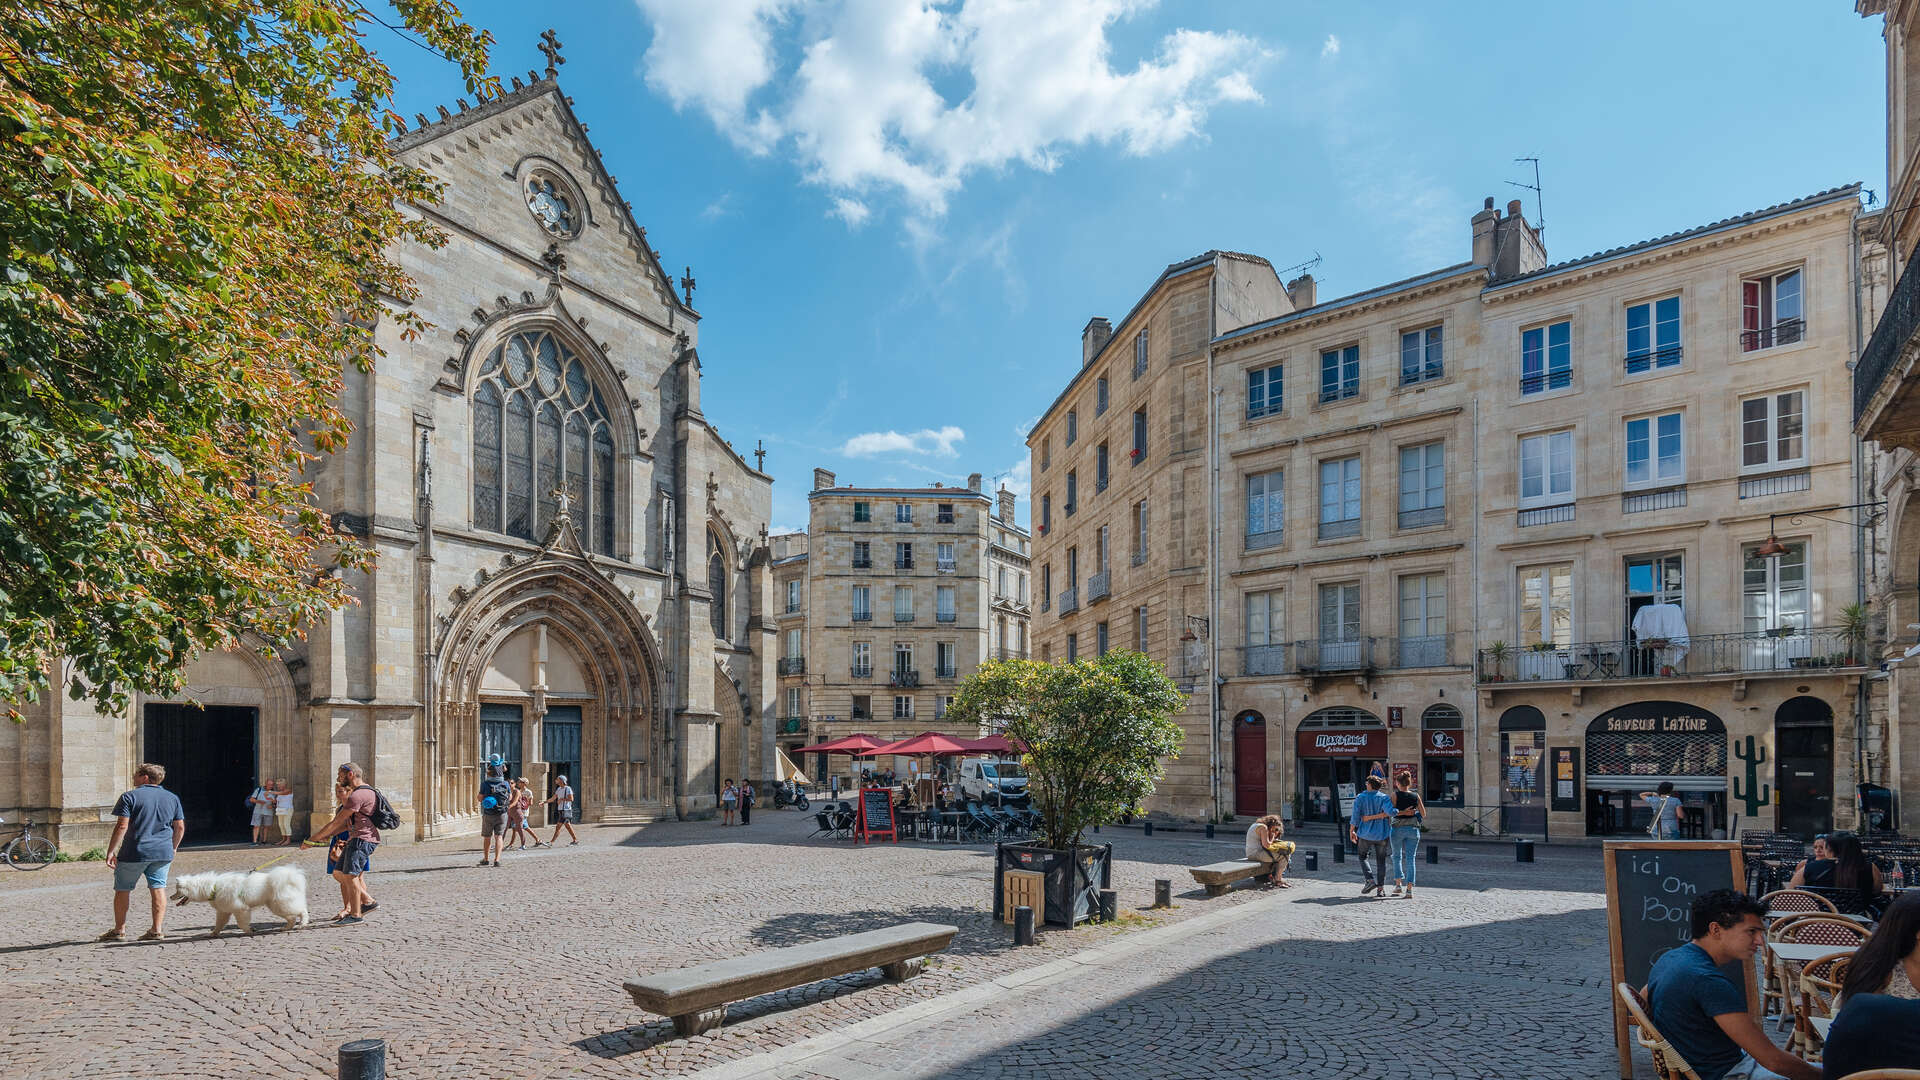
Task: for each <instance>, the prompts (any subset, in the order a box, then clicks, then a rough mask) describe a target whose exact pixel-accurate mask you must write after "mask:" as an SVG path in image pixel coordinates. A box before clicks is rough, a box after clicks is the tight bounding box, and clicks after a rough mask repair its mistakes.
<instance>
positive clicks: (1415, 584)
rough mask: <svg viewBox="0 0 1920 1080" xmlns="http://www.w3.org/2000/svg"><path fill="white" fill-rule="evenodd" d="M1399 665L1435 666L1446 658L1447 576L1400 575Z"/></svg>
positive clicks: (1397, 657)
mask: <svg viewBox="0 0 1920 1080" xmlns="http://www.w3.org/2000/svg"><path fill="white" fill-rule="evenodd" d="M1394 662H1395V663H1396V664H1397V665H1399V666H1400V667H1438V666H1440V665H1442V664H1445V663H1446V662H1447V578H1446V575H1444V574H1408V575H1406V576H1404V577H1402V578H1401V579H1400V641H1399V648H1398V650H1397V655H1396V656H1395V657H1394Z"/></svg>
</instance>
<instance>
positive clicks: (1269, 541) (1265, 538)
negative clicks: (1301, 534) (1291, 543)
mask: <svg viewBox="0 0 1920 1080" xmlns="http://www.w3.org/2000/svg"><path fill="white" fill-rule="evenodd" d="M1286 542H1287V533H1286V530H1285V529H1267V530H1265V531H1263V532H1250V533H1248V534H1247V543H1246V550H1247V551H1265V550H1267V549H1268V548H1277V547H1279V546H1280V545H1282V544H1284V543H1286Z"/></svg>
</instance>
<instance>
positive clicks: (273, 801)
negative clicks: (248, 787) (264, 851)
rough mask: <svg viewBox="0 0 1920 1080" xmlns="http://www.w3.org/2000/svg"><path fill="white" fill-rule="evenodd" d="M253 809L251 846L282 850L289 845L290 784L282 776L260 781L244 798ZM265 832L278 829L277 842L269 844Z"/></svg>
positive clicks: (290, 830) (291, 812) (291, 788)
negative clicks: (251, 792) (278, 836)
mask: <svg viewBox="0 0 1920 1080" xmlns="http://www.w3.org/2000/svg"><path fill="white" fill-rule="evenodd" d="M247 805H248V806H249V807H251V808H252V810H253V814H252V817H253V846H254V847H286V846H287V845H288V844H291V843H293V785H292V784H289V783H287V778H286V777H284V776H281V777H276V778H274V779H272V780H263V781H261V782H260V786H259V787H257V788H254V789H253V794H251V795H249V796H247ZM268 829H278V830H279V831H280V839H279V840H278V841H269V840H268V839H267V830H268Z"/></svg>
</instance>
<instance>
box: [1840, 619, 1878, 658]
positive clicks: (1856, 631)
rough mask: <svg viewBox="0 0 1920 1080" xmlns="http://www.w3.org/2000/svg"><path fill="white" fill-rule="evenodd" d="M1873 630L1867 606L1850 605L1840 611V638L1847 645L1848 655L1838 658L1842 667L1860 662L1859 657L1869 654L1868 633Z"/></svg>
mask: <svg viewBox="0 0 1920 1080" xmlns="http://www.w3.org/2000/svg"><path fill="white" fill-rule="evenodd" d="M1870 628H1871V618H1870V616H1869V614H1868V612H1867V605H1865V604H1848V605H1847V606H1846V607H1843V608H1841V609H1840V637H1841V639H1842V640H1844V641H1845V642H1846V643H1847V651H1846V655H1844V656H1841V657H1838V658H1837V662H1838V664H1841V665H1846V664H1854V663H1858V662H1859V657H1862V656H1865V655H1866V652H1867V632H1868V630H1869V629H1870Z"/></svg>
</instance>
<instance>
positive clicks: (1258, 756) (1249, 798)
mask: <svg viewBox="0 0 1920 1080" xmlns="http://www.w3.org/2000/svg"><path fill="white" fill-rule="evenodd" d="M1233 812H1234V814H1235V815H1236V816H1239V817H1259V816H1260V815H1261V814H1264V813H1266V812H1267V718H1266V717H1264V716H1261V715H1260V714H1259V713H1257V712H1254V711H1253V710H1252V709H1249V710H1247V711H1246V712H1243V713H1241V714H1240V715H1239V716H1236V717H1234V718H1233Z"/></svg>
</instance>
